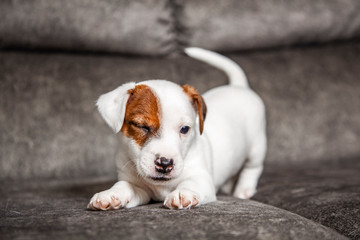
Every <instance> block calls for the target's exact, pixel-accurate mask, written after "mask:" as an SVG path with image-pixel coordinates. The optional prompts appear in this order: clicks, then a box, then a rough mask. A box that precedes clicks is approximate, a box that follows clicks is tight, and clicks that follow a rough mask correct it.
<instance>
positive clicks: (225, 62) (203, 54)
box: [185, 47, 249, 87]
mask: <svg viewBox="0 0 360 240" xmlns="http://www.w3.org/2000/svg"><path fill="white" fill-rule="evenodd" d="M185 53H186V54H187V55H188V56H190V57H192V58H195V59H197V60H200V61H202V62H206V63H208V64H209V65H211V66H214V67H216V68H218V69H220V70H222V71H224V72H225V73H226V75H227V76H228V78H229V82H230V85H233V86H240V87H249V84H248V81H247V78H246V75H245V73H244V71H243V70H242V68H241V67H240V66H239V65H238V64H237V63H236V62H234V61H233V60H231V59H230V58H227V57H225V56H223V55H220V54H218V53H216V52H212V51H209V50H205V49H202V48H197V47H189V48H185Z"/></svg>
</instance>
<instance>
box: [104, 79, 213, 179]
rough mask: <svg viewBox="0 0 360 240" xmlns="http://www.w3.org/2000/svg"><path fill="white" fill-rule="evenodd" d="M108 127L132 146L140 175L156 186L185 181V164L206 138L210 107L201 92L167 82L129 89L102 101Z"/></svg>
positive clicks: (127, 86)
mask: <svg viewBox="0 0 360 240" xmlns="http://www.w3.org/2000/svg"><path fill="white" fill-rule="evenodd" d="M97 106H98V109H99V112H100V114H101V116H102V117H103V118H104V120H105V121H106V123H107V124H108V125H109V126H110V127H111V128H112V129H113V130H114V131H115V132H116V133H118V132H120V133H119V134H121V139H122V142H123V143H124V144H126V145H127V148H128V149H127V152H126V153H124V154H126V155H128V156H129V158H130V160H131V161H133V162H134V163H135V166H136V168H137V172H138V173H139V175H141V176H142V177H143V178H144V179H145V180H146V181H148V182H151V183H152V184H163V183H164V182H165V181H168V180H172V179H175V178H177V177H178V176H179V175H181V173H182V171H183V168H184V159H185V157H186V155H187V153H188V151H189V149H190V147H191V144H192V143H193V141H194V139H195V138H196V136H197V135H199V133H200V134H202V132H203V128H204V120H205V116H206V105H205V102H204V100H203V98H202V97H201V95H199V93H198V92H197V91H196V89H195V88H193V87H191V86H189V85H185V86H182V87H181V86H179V85H176V84H174V83H171V82H168V81H164V80H150V81H145V82H142V83H139V84H135V83H127V84H124V85H122V86H120V87H118V88H117V89H115V90H113V91H111V92H109V93H106V94H104V95H102V96H100V98H99V100H98V101H97Z"/></svg>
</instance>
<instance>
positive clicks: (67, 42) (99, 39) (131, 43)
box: [0, 0, 176, 55]
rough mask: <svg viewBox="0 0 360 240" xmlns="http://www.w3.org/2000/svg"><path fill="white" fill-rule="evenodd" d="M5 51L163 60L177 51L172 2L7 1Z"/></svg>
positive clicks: (1, 40) (0, 30)
mask: <svg viewBox="0 0 360 240" xmlns="http://www.w3.org/2000/svg"><path fill="white" fill-rule="evenodd" d="M0 16H1V21H0V47H3V48H4V47H21V48H42V49H44V48H45V49H65V50H76V51H84V50H87V51H100V52H116V53H117V52H121V53H130V54H142V55H164V54H169V53H171V52H173V51H174V50H175V47H176V41H175V40H174V38H175V36H174V31H173V29H172V28H173V24H172V21H173V18H172V9H171V8H170V6H169V3H168V1H167V0H147V1H128V0H120V1H118V0H102V1H97V0H60V1H46V0H45V1H44V0H20V1H13V0H5V1H1V2H0Z"/></svg>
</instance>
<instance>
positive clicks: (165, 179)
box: [151, 177, 171, 181]
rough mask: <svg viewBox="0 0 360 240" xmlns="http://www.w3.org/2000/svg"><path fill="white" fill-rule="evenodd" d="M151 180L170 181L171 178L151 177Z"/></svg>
mask: <svg viewBox="0 0 360 240" xmlns="http://www.w3.org/2000/svg"><path fill="white" fill-rule="evenodd" d="M151 179H152V180H154V181H170V180H171V178H166V177H151Z"/></svg>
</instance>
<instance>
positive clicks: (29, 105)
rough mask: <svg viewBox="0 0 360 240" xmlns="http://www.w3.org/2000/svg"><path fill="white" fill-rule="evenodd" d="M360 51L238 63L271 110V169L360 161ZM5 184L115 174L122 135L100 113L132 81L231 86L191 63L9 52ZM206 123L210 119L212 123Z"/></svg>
mask: <svg viewBox="0 0 360 240" xmlns="http://www.w3.org/2000/svg"><path fill="white" fill-rule="evenodd" d="M359 55H360V44H359V43H355V42H354V43H348V44H338V45H329V46H323V47H308V48H295V49H288V50H281V51H265V52H253V53H244V54H231V55H229V56H230V57H231V58H233V59H234V60H235V61H236V62H238V63H239V64H240V65H241V66H242V67H243V68H244V70H245V72H246V73H247V75H248V77H249V82H250V85H251V87H252V88H253V89H254V91H256V92H257V93H258V94H259V95H260V96H261V97H262V98H263V100H264V102H265V104H266V107H267V122H268V124H267V131H268V147H269V149H268V154H267V158H266V162H268V163H269V164H273V163H303V164H307V163H311V162H325V163H330V162H336V161H338V160H339V159H347V158H353V157H354V158H356V157H358V156H359V155H360V149H359V142H360V126H359V119H360V108H359V103H360V95H359V92H360V82H359V76H360V68H359V65H358V62H359ZM0 79H1V81H0V113H1V114H0V132H1V133H2V134H1V136H0V178H1V179H8V178H11V179H30V178H34V177H35V178H38V177H54V178H64V177H65V178H74V177H90V176H107V175H109V176H115V175H116V173H115V169H114V166H115V165H114V160H113V158H114V154H115V151H116V137H115V135H114V134H113V133H112V131H111V130H110V128H109V127H108V126H107V125H106V124H105V122H104V121H103V120H102V119H101V117H100V115H99V114H98V113H97V110H96V108H95V101H96V99H97V98H98V97H99V96H100V95H101V94H103V93H105V92H107V91H110V90H112V89H114V88H115V87H117V86H119V85H120V84H122V83H124V82H128V81H142V80H145V79H168V80H170V81H174V82H177V83H179V84H185V83H188V84H191V85H194V86H195V87H196V88H198V89H199V91H200V92H204V91H206V90H208V89H211V88H213V87H215V86H219V85H223V84H226V83H227V79H226V77H225V75H224V74H223V73H221V72H220V71H218V70H216V69H214V68H212V67H210V66H208V65H206V64H203V63H200V62H198V61H195V60H193V59H190V58H187V57H185V56H183V57H179V58H173V59H151V58H128V57H123V56H114V55H112V56H108V55H77V54H73V55H69V54H59V53H53V54H50V53H23V52H1V53H0ZM205 121H206V120H205Z"/></svg>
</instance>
